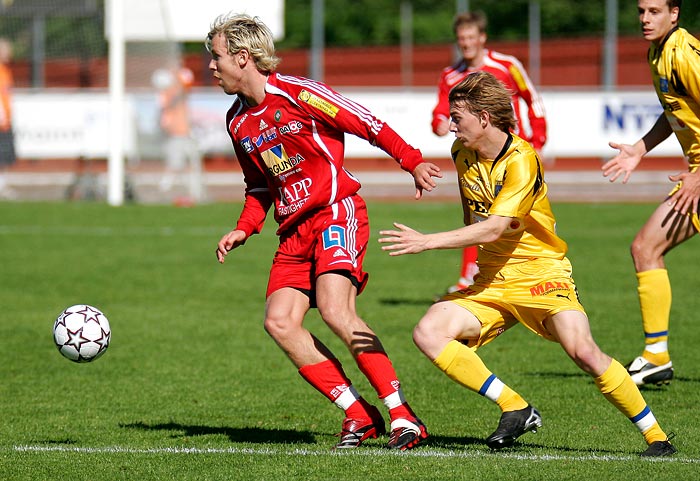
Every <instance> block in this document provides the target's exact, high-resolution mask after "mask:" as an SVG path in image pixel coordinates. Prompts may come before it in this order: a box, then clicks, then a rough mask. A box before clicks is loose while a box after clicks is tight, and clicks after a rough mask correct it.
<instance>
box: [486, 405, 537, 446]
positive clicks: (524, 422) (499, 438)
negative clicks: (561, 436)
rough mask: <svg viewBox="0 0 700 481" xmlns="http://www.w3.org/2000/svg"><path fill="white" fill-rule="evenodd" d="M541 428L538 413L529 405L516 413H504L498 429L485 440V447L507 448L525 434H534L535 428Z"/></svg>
mask: <svg viewBox="0 0 700 481" xmlns="http://www.w3.org/2000/svg"><path fill="white" fill-rule="evenodd" d="M541 427H542V417H541V416H540V413H539V411H537V409H535V408H534V407H532V406H530V405H528V406H527V407H526V408H524V409H519V410H517V411H506V412H504V413H503V414H501V420H500V421H499V422H498V428H496V430H495V431H494V432H493V434H491V436H489V437H488V438H486V445H487V446H488V447H489V448H491V449H502V448H507V447H509V446H512V445H513V443H514V442H515V440H516V439H518V438H519V437H520V436H522V435H523V434H525V433H526V432H528V431H532V432H533V433H536V432H537V428H541Z"/></svg>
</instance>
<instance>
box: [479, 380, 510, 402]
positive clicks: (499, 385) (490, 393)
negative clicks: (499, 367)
mask: <svg viewBox="0 0 700 481" xmlns="http://www.w3.org/2000/svg"><path fill="white" fill-rule="evenodd" d="M504 387H505V384H503V381H501V380H500V379H498V378H496V379H494V380H493V382H491V385H490V386H489V388H488V389H487V390H486V392H485V393H484V397H485V398H487V399H490V400H491V401H493V402H496V401H497V400H498V398H499V396H500V395H501V393H502V392H503V388H504Z"/></svg>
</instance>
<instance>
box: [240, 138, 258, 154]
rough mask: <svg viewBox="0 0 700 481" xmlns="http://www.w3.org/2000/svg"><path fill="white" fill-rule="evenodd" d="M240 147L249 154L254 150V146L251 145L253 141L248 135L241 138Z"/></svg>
mask: <svg viewBox="0 0 700 481" xmlns="http://www.w3.org/2000/svg"><path fill="white" fill-rule="evenodd" d="M240 144H241V147H242V148H243V150H245V151H246V153H248V154H250V153H251V152H252V151H253V150H255V147H253V142H251V140H250V137H248V136H246V137H243V138H242V139H241V142H240Z"/></svg>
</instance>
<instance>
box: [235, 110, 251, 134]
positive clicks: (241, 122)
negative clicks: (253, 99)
mask: <svg viewBox="0 0 700 481" xmlns="http://www.w3.org/2000/svg"><path fill="white" fill-rule="evenodd" d="M247 118H248V114H243V116H242V117H241V118H240V119H239V120H238V122H237V123H236V126H235V127H234V128H233V134H234V135H236V134H237V133H238V129H240V128H241V125H242V124H243V122H245V119H247Z"/></svg>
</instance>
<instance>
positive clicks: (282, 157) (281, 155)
mask: <svg viewBox="0 0 700 481" xmlns="http://www.w3.org/2000/svg"><path fill="white" fill-rule="evenodd" d="M260 155H261V156H262V158H263V161H264V162H265V165H267V169H268V171H269V172H270V174H272V175H274V176H278V175H280V174H283V173H284V172H287V171H289V170H290V169H292V168H293V167H295V166H297V165H299V163H301V162H303V161H304V160H305V159H304V157H302V155H301V154H296V155H292V156H291V157H290V156H289V155H287V151H285V150H284V146H283V145H282V144H277V145H275V146H273V147H270V148H269V149H267V150H263V151H262V152H260Z"/></svg>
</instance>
